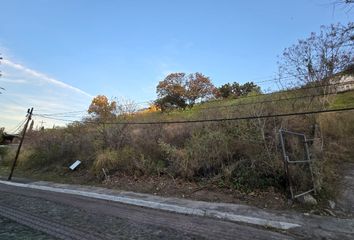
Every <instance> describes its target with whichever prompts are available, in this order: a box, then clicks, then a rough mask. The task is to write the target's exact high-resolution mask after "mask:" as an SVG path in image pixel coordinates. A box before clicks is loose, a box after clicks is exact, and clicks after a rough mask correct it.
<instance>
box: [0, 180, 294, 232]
mask: <svg viewBox="0 0 354 240" xmlns="http://www.w3.org/2000/svg"><path fill="white" fill-rule="evenodd" d="M0 183H1V184H5V185H9V186H16V187H24V188H31V189H38V190H44V191H51V192H57V193H66V194H72V195H78V196H84V197H90V198H95V199H102V200H109V201H113V202H119V203H125V204H130V205H135V206H140V207H146V208H152V209H159V210H164V211H170V212H175V213H181V214H188V215H194V216H206V217H213V218H218V219H223V220H228V221H233V222H241V223H247V224H252V225H257V226H263V227H272V228H276V229H281V230H288V229H291V228H296V227H301V225H299V224H297V223H289V222H283V221H274V220H269V219H265V218H258V217H251V216H246V215H239V214H234V213H228V212H224V211H218V210H213V209H206V208H198V207H185V206H181V205H177V204H170V203H161V202H156V201H149V200H145V199H137V198H132V197H127V196H117V195H109V194H104V193H96V192H89V191H81V190H73V189H66V188H59V187H50V186H42V185H38V184H31V183H28V184H24V183H16V182H8V181H2V180H0Z"/></svg>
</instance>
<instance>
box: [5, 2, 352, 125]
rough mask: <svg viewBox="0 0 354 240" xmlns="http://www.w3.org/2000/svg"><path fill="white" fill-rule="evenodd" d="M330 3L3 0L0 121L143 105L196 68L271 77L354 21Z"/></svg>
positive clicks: (236, 77) (213, 73)
mask: <svg viewBox="0 0 354 240" xmlns="http://www.w3.org/2000/svg"><path fill="white" fill-rule="evenodd" d="M333 2H334V1H333V0H296V1H293V0H268V1H264V0H254V1H247V0H169V1H167V0H149V1H146V0H104V1H103V0H60V1H59V0H58V1H54V0H26V1H25V0H0V8H1V21H0V53H1V54H2V55H1V56H2V57H3V60H2V61H1V64H0V71H1V72H2V75H3V76H2V77H0V87H3V88H5V89H6V90H5V91H3V90H2V91H1V92H2V94H0V106H1V108H0V127H5V128H6V131H8V132H11V131H13V130H15V129H16V126H18V124H20V123H21V122H22V121H23V120H24V118H25V115H26V111H27V108H29V107H34V109H35V113H38V114H52V113H61V112H71V111H82V112H80V113H76V114H77V117H71V118H70V119H79V117H80V116H81V115H82V114H83V113H84V111H85V110H87V108H88V106H89V104H90V102H91V100H92V98H93V97H94V96H96V95H98V94H103V95H106V96H107V97H109V98H113V97H117V98H118V99H120V101H127V99H128V100H131V101H134V102H136V103H137V104H138V105H139V106H140V105H141V106H143V105H144V104H145V102H146V101H149V100H154V99H156V85H157V84H158V82H159V81H161V80H163V78H164V77H165V76H166V75H167V74H169V73H172V72H186V73H194V72H201V73H203V74H205V75H206V76H209V77H210V78H211V79H212V82H213V83H214V85H216V86H220V85H222V84H225V83H227V82H234V81H236V82H240V83H244V82H247V81H254V82H257V81H258V82H259V81H263V80H267V79H271V78H273V77H274V76H275V75H276V74H277V69H278V67H277V60H278V56H279V55H281V53H282V51H283V49H284V48H286V47H289V46H291V45H292V44H294V43H296V41H297V40H298V39H302V38H306V37H307V36H308V35H309V34H310V33H311V32H316V31H318V30H319V28H320V26H321V25H329V24H332V23H338V22H340V23H343V24H346V23H348V22H350V21H354V17H353V16H354V15H353V13H354V11H348V9H345V8H343V7H342V6H336V7H334V5H333V4H332V3H333ZM270 84H272V83H269V82H268V83H264V84H263V85H262V84H260V85H261V87H262V88H263V89H265V90H266V89H269V88H273V87H274V86H272V85H270ZM80 114H81V115H80ZM58 116H60V115H58ZM63 116H64V115H63ZM35 121H36V125H37V126H38V125H43V126H45V127H52V126H53V125H56V126H58V125H62V124H64V123H65V122H62V121H56V120H53V119H42V118H40V117H38V116H37V117H35ZM42 121H43V122H42Z"/></svg>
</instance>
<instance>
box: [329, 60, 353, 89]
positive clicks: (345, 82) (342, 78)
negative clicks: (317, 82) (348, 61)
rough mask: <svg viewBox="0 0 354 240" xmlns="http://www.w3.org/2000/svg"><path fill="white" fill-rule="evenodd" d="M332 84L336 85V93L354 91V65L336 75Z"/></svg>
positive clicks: (331, 81)
mask: <svg viewBox="0 0 354 240" xmlns="http://www.w3.org/2000/svg"><path fill="white" fill-rule="evenodd" d="M330 84H335V85H334V87H333V88H334V89H333V90H335V91H336V92H346V91H350V90H354V65H351V66H350V67H348V68H347V70H345V71H343V72H341V73H338V74H336V75H335V76H334V77H333V78H332V79H331V80H330Z"/></svg>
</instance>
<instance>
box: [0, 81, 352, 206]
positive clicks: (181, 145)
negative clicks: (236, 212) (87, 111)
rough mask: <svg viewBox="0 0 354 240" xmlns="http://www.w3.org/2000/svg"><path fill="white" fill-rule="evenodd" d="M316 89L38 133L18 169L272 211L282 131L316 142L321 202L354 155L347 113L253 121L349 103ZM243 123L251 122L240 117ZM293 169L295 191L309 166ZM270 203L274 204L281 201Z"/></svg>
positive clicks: (280, 180) (279, 189) (280, 171)
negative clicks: (251, 203)
mask: <svg viewBox="0 0 354 240" xmlns="http://www.w3.org/2000/svg"><path fill="white" fill-rule="evenodd" d="M314 90H315V89H311V88H309V89H298V90H295V91H285V92H279V93H273V94H262V95H255V96H252V95H251V96H247V97H244V98H240V99H227V100H218V101H210V102H206V103H200V104H196V105H195V106H194V107H192V108H187V109H185V110H174V111H170V112H165V113H161V112H153V113H144V114H134V115H125V116H120V117H118V118H117V119H115V120H110V121H107V122H106V123H97V122H94V121H87V120H86V122H85V121H83V122H74V123H72V124H69V125H68V126H67V127H65V128H55V129H46V130H43V131H34V132H31V133H29V135H28V137H27V139H26V142H25V145H24V146H25V147H24V149H23V151H22V153H21V156H20V161H19V164H18V169H17V170H16V171H17V173H18V174H19V175H21V174H22V175H23V176H28V177H35V178H40V179H49V180H55V181H64V182H65V181H69V182H71V181H73V182H76V183H94V184H98V183H99V184H102V183H103V184H107V185H109V186H112V187H118V188H121V189H125V190H135V191H144V192H153V193H156V192H157V193H159V194H165V195H172V196H174V195H176V194H177V195H179V194H180V195H183V196H184V195H186V196H190V197H192V198H194V197H195V198H197V199H205V200H213V196H214V197H215V196H217V197H218V198H222V199H224V200H225V201H231V202H235V201H238V200H237V199H240V198H245V196H249V195H248V194H249V193H252V194H256V195H257V196H264V197H263V198H262V197H258V198H257V199H258V200H255V198H252V197H250V198H251V199H253V200H255V201H256V203H255V204H257V202H258V204H263V203H262V202H259V201H266V202H268V205H272V203H274V201H273V200H272V201H269V198H272V199H274V198H278V199H279V198H280V199H282V200H281V201H280V202H282V204H280V205H282V206H285V205H286V204H285V202H286V200H285V199H286V197H285V196H287V195H288V194H289V192H288V190H287V184H286V182H287V176H286V175H285V173H284V166H283V158H282V154H281V148H280V142H279V129H281V128H282V129H288V130H291V131H295V132H299V133H304V134H305V135H306V136H307V137H308V138H309V139H314V142H313V143H311V145H310V151H311V156H312V158H314V159H315V160H316V161H315V163H314V164H313V165H312V168H313V173H314V175H315V186H316V189H317V190H318V193H319V195H318V196H319V198H320V199H321V198H323V199H327V198H329V197H330V196H334V195H335V193H336V190H335V189H336V173H337V171H338V170H339V163H340V162H341V161H352V159H353V156H354V150H353V148H352V146H353V144H354V138H353V133H354V115H353V112H352V111H347V112H334V113H322V114H301V115H294V116H282V117H276V116H274V117H267V118H259V117H262V116H269V115H271V116H273V115H278V114H287V113H300V112H310V111H314V110H323V109H338V108H347V107H353V106H354V104H353V103H354V101H353V100H354V91H350V92H345V93H339V94H329V95H326V96H325V97H324V96H322V95H321V94H320V93H318V92H315V91H314ZM317 90H318V89H317ZM244 117H249V119H239V118H244ZM225 119H228V120H225ZM232 119H233V120H232ZM209 120H217V121H209ZM170 121H174V122H175V123H168V122H170ZM180 121H182V122H180ZM176 122H177V123H176ZM288 141H290V142H291V146H292V147H291V149H289V151H292V152H293V153H294V154H295V155H294V156H297V157H299V158H302V157H303V154H304V153H303V145H302V144H301V142H297V141H298V139H295V138H294V139H290V138H289V140H288ZM12 159H13V152H8V153H7V154H6V156H5V160H4V161H3V162H2V163H1V164H2V172H3V173H5V172H6V171H8V170H7V169H8V166H9V165H10V162H11V160H12ZM76 159H80V160H81V161H82V165H81V166H80V167H79V168H78V170H77V171H76V172H71V171H69V170H68V166H69V164H71V163H72V162H74V161H75V160H76ZM292 171H293V172H294V173H295V174H293V175H292V176H291V178H292V180H293V182H295V183H296V186H295V190H296V191H298V192H301V191H304V190H306V189H308V188H310V187H311V186H312V182H311V179H310V177H309V175H308V174H309V172H308V167H307V165H306V166H302V165H301V166H295V167H293V169H292ZM208 189H209V190H208ZM206 190H208V191H206ZM201 192H202V193H204V194H201V196H199V197H198V196H195V194H196V193H201ZM210 194H211V195H210ZM213 194H214V195H213ZM230 194H231V195H230ZM244 194H246V195H244ZM274 194H275V195H274ZM231 196H233V197H231ZM269 196H271V197H269ZM248 198H249V197H248ZM248 198H247V197H246V199H248ZM262 199H263V200H262ZM248 200H249V199H248ZM249 201H252V200H249ZM275 202H278V203H277V204H278V207H279V201H275ZM277 204H275V205H277Z"/></svg>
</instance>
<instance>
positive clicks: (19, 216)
mask: <svg viewBox="0 0 354 240" xmlns="http://www.w3.org/2000/svg"><path fill="white" fill-rule="evenodd" d="M0 215H1V216H3V217H6V218H8V219H11V220H13V221H15V222H17V223H20V224H22V225H25V226H28V227H30V228H33V229H36V230H39V231H42V232H45V233H47V234H49V235H51V236H54V237H56V238H59V239H63V240H108V239H113V237H110V236H108V235H106V234H102V235H98V234H96V233H94V232H90V231H87V230H85V231H81V230H77V229H73V228H71V227H68V226H65V225H63V224H59V223H56V222H53V221H51V220H49V219H45V218H42V217H41V218H39V217H37V216H33V215H31V214H28V213H25V212H23V211H18V210H16V209H13V208H9V207H7V206H3V205H1V204H0Z"/></svg>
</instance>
